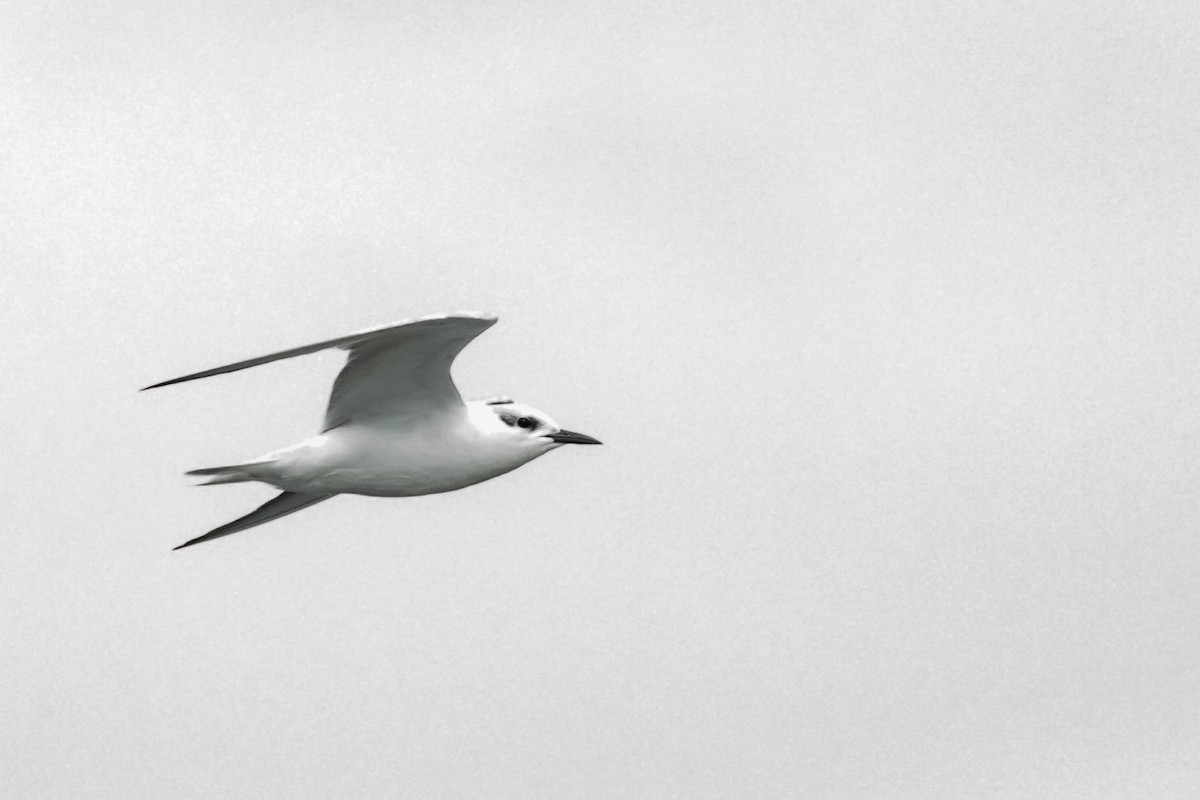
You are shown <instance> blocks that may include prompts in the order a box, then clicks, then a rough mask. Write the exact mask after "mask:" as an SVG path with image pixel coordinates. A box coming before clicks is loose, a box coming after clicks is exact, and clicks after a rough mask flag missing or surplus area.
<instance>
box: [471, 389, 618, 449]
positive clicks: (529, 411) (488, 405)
mask: <svg viewBox="0 0 1200 800" xmlns="http://www.w3.org/2000/svg"><path fill="white" fill-rule="evenodd" d="M472 405H475V404H472ZM476 407H477V408H478V409H479V411H478V414H479V417H480V418H481V421H482V424H483V426H484V428H485V430H486V432H487V434H488V436H489V438H494V439H498V440H499V441H502V442H504V444H506V445H508V446H511V447H515V448H518V449H519V450H521V451H523V452H525V453H526V454H528V457H529V458H536V457H538V456H540V455H542V454H544V453H548V452H550V451H551V450H554V449H555V448H558V447H562V446H563V445H564V444H600V443H601V442H600V441H599V440H598V439H593V438H592V437H591V436H588V435H586V434H583V433H576V432H574V431H565V430H563V429H562V428H560V427H559V426H558V423H556V422H555V421H554V420H552V419H551V418H550V416H549V415H548V414H545V413H544V412H541V411H538V410H537V409H536V408H532V407H530V406H527V405H524V404H522V403H514V402H513V401H512V400H510V399H509V398H507V397H497V398H493V399H491V400H485V401H482V402H481V403H479V404H478V405H477V406H476Z"/></svg>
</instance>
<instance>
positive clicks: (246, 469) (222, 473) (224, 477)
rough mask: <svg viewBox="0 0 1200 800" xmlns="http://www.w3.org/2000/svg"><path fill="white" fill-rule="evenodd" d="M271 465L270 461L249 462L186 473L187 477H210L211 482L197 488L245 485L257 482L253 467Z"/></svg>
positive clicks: (208, 481)
mask: <svg viewBox="0 0 1200 800" xmlns="http://www.w3.org/2000/svg"><path fill="white" fill-rule="evenodd" d="M269 463H271V462H270V460H269V459H265V460H262V461H248V462H246V463H245V464H230V465H229V466H227V467H205V468H204V469H190V470H188V471H187V472H185V473H184V474H185V475H192V476H196V477H208V476H211V479H210V480H207V481H204V483H198V484H196V485H197V486H212V485H214V484H219V483H244V482H245V481H253V480H257V479H256V478H255V477H254V475H253V473H252V472H251V468H252V467H257V466H260V465H262V464H269Z"/></svg>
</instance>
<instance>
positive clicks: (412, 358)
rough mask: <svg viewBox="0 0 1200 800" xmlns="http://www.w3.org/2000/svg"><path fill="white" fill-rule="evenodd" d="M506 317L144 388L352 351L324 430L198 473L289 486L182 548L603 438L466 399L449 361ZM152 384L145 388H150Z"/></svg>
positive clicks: (450, 323) (391, 333)
mask: <svg viewBox="0 0 1200 800" xmlns="http://www.w3.org/2000/svg"><path fill="white" fill-rule="evenodd" d="M495 323H496V317H494V316H490V315H485V314H472V313H466V312H460V313H457V314H446V315H439V316H431V317H422V318H421V319H417V320H406V321H404V322H396V323H393V324H391V325H382V326H380V327H377V328H369V329H367V330H364V331H359V332H358V333H352V334H349V335H348V336H340V337H338V338H336V339H329V340H327V341H324V342H317V343H316V344H310V345H305V346H303V347H295V348H292V349H291V350H283V351H281V352H278V353H272V354H270V355H266V356H259V357H258V358H251V359H249V360H247V361H239V362H237V363H236V364H228V365H226V366H224V367H216V368H214V369H209V370H205V371H203V372H196V373H193V374H191V375H184V376H183V377H182V378H174V379H172V380H169V381H163V382H162V383H156V384H154V385H153V386H147V387H145V388H146V389H155V388H158V387H159V386H168V385H170V384H173V383H183V382H184V381H191V380H196V379H197V378H207V377H209V376H211V375H221V374H223V373H226V372H235V371H237V370H240V369H246V368H248V367H256V366H258V365H259V364H266V363H268V362H271V361H278V360H280V359H283V358H292V357H293V356H301V355H306V354H308V353H315V352H317V351H318V350H324V349H326V348H330V347H337V348H341V349H343V350H348V351H349V353H350V354H349V357H348V358H347V360H346V366H345V367H343V368H342V371H341V372H340V373H339V374H338V376H337V380H336V381H334V384H333V392H332V394H331V395H330V397H329V406H328V408H327V409H326V411H325V424H324V426H323V428H322V430H321V432H320V433H319V434H318V435H316V436H314V437H313V438H311V439H308V440H306V441H303V442H301V443H299V444H297V445H293V446H292V447H288V448H285V449H283V450H278V451H276V452H273V453H268V454H267V455H265V456H262V457H260V458H256V459H254V460H252V461H246V462H243V463H241V464H233V465H230V466H226V467H211V468H208V469H197V470H192V471H191V472H189V473H187V474H188V475H203V476H206V477H208V478H209V480H208V481H206V483H205V484H202V485H208V484H220V483H241V482H244V481H261V482H263V483H267V484H270V485H272V486H275V487H276V488H279V489H282V490H283V494H280V495H279V496H277V497H275V498H274V499H272V500H269V501H268V502H266V503H264V504H263V505H262V506H259V507H258V508H256V509H255V510H254V511H252V512H250V513H249V514H247V515H246V516H244V517H240V518H239V519H235V520H234V521H233V522H229V523H226V524H225V525H222V526H220V527H219V528H214V529H213V530H211V531H209V532H208V533H206V534H204V535H203V536H199V537H197V538H195V539H192V540H190V541H187V542H184V543H183V544H181V545H179V547H176V548H175V549H176V550H178V549H180V548H182V547H188V546H189V545H193V544H198V543H200V542H207V541H208V540H210V539H216V538H218V537H221V536H228V535H229V534H231V533H237V532H238V531H244V530H246V529H247V528H253V527H254V526H255V525H261V524H263V523H264V522H269V521H271V520H273V519H277V518H279V517H282V516H284V515H286V514H291V513H292V512H294V511H299V510H301V509H303V508H308V507H309V506H311V505H314V504H316V503H320V502H321V501H322V500H328V499H329V498H331V497H333V496H334V495H336V494H365V495H374V496H378V497H411V496H414V495H421V494H435V493H437V492H449V491H453V490H455V489H461V488H463V487H464V486H470V485H472V484H475V483H480V482H481V481H486V480H488V479H490V478H495V477H496V476H497V475H503V474H504V473H506V472H510V471H512V470H514V469H516V468H517V467H519V466H521V465H522V464H526V463H528V462H530V461H532V460H533V459H535V458H537V457H538V456H540V455H544V454H546V453H549V452H550V451H551V450H554V449H556V448H558V447H561V446H562V445H564V444H600V442H599V441H597V440H596V439H593V438H592V437H590V436H585V435H584V434H582V433H574V432H572V431H565V430H563V429H562V428H560V427H559V426H558V425H557V424H556V423H555V422H554V420H552V419H550V417H548V416H546V415H545V414H543V413H542V412H540V411H538V410H536V409H534V408H530V407H529V406H525V405H521V404H519V403H514V402H513V401H512V400H510V399H508V398H506V397H500V398H492V399H489V400H480V401H471V402H463V399H462V397H461V396H459V393H458V390H457V389H456V388H455V386H454V381H453V380H451V378H450V365H451V364H452V363H453V362H454V358H455V357H456V356H457V355H458V354H459V352H460V351H461V350H462V349H463V348H464V347H466V346H467V344H468V343H469V342H470V341H471V340H472V339H474V338H475V337H476V336H478V335H479V334H481V333H483V332H484V331H485V330H487V329H488V328H490V327H491V326H492V325H494V324H495ZM143 391H144V390H143Z"/></svg>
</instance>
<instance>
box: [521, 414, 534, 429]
mask: <svg viewBox="0 0 1200 800" xmlns="http://www.w3.org/2000/svg"><path fill="white" fill-rule="evenodd" d="M517 427H520V428H526V429H528V428H536V427H537V422H536V420H534V419H532V418H530V417H521V418H520V419H518V420H517Z"/></svg>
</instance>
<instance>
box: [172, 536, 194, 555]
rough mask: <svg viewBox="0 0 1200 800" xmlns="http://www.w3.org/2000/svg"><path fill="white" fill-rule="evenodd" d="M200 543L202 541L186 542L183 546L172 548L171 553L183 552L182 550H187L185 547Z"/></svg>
mask: <svg viewBox="0 0 1200 800" xmlns="http://www.w3.org/2000/svg"><path fill="white" fill-rule="evenodd" d="M198 541H200V540H199V539H192V540H191V541H190V542H184V543H183V544H181V545H179V546H178V547H172V548H171V552H172V553H173V552H175V551H176V550H182V549H183V548H185V547H191V546H192V545H194V544H195V543H196V542H198Z"/></svg>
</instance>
